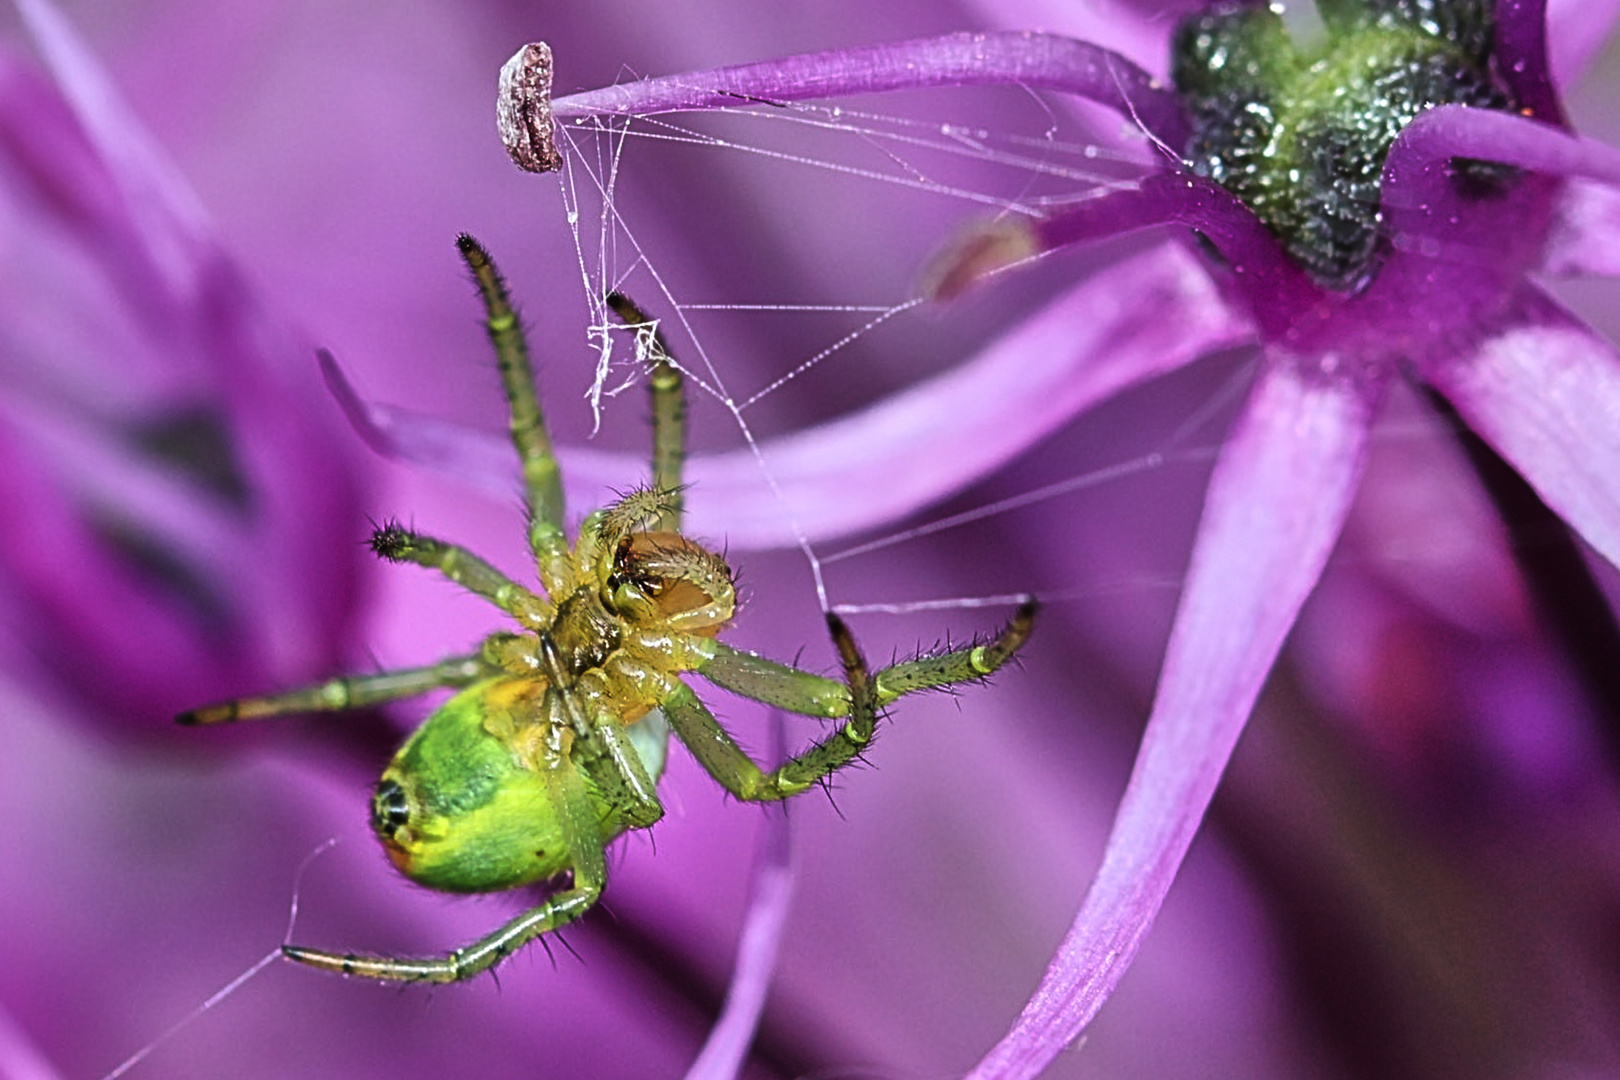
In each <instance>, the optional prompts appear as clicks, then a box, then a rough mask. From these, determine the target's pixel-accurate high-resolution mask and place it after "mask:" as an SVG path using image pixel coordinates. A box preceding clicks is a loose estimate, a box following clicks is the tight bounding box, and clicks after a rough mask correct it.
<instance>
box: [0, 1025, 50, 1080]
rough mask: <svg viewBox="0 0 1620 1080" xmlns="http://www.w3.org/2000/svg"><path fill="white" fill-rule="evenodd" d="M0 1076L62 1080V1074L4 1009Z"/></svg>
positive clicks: (17, 1079)
mask: <svg viewBox="0 0 1620 1080" xmlns="http://www.w3.org/2000/svg"><path fill="white" fill-rule="evenodd" d="M0 1076H4V1077H6V1080H61V1076H62V1074H61V1073H59V1072H57V1071H56V1068H55V1066H53V1065H52V1064H51V1063H50V1061H49V1059H47V1058H46V1057H45V1055H44V1053H42V1052H41V1051H40V1049H39V1047H37V1046H35V1045H34V1042H33V1040H32V1039H30V1038H29V1037H28V1033H27V1032H26V1031H24V1030H23V1028H22V1026H21V1025H20V1024H18V1023H17V1021H16V1019H15V1018H13V1017H12V1015H11V1014H10V1013H8V1012H6V1011H5V1010H4V1009H0Z"/></svg>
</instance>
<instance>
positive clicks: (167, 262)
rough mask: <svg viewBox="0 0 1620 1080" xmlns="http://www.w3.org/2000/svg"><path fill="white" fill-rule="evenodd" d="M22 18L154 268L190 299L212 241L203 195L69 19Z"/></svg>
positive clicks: (37, 4)
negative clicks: (201, 257) (108, 172)
mask: <svg viewBox="0 0 1620 1080" xmlns="http://www.w3.org/2000/svg"><path fill="white" fill-rule="evenodd" d="M17 10H18V11H19V12H20V13H21V14H22V17H23V21H24V23H26V24H27V26H28V30H29V32H30V33H31V34H32V35H33V38H34V42H35V44H36V45H38V46H39V51H40V54H41V56H43V57H44V59H45V62H46V64H47V65H48V66H49V67H50V70H51V74H52V75H54V76H55V77H56V83H57V86H58V87H60V88H61V90H62V93H63V94H64V96H66V97H67V99H68V101H70V102H71V103H72V105H73V111H74V113H75V115H76V116H77V117H78V120H79V123H80V124H82V125H83V126H84V128H85V131H86V133H87V134H88V135H89V136H90V138H91V140H92V142H94V143H95V145H96V148H97V150H98V151H99V153H100V154H101V155H102V156H103V158H104V159H105V160H106V161H107V163H108V165H109V166H111V169H112V171H113V173H114V175H115V176H116V177H117V178H118V180H119V183H120V186H121V188H122V189H123V194H124V196H125V199H126V200H127V209H128V212H129V214H130V216H131V218H132V219H133V222H134V225H135V227H136V229H137V230H138V231H139V233H140V235H141V239H142V241H143V242H144V247H145V249H146V251H147V253H148V254H149V256H150V257H151V259H152V262H153V265H154V267H155V268H156V269H157V270H158V272H159V273H160V274H161V275H162V277H163V279H164V280H165V281H166V282H167V283H168V285H169V288H170V290H171V292H172V293H173V294H174V295H176V296H185V295H188V294H189V293H191V291H192V290H193V289H194V288H195V282H194V281H193V275H194V274H195V272H196V253H195V252H194V251H193V250H192V248H193V245H196V244H200V243H204V242H205V239H206V237H207V236H208V233H209V228H208V218H207V214H206V213H205V212H204V210H203V208H202V205H201V204H200V203H199V202H198V201H197V196H196V193H195V192H193V191H192V189H191V185H190V184H188V183H187V182H186V181H185V179H184V178H183V177H181V175H180V174H179V171H178V170H177V169H176V168H175V166H174V163H173V162H172V161H170V160H169V157H168V155H167V154H165V153H164V152H163V151H162V150H161V149H160V148H159V147H158V146H157V145H156V144H155V143H154V142H153V141H152V140H151V138H150V136H149V135H148V134H147V131H146V126H145V125H144V124H142V123H141V122H140V121H139V120H137V119H136V117H135V116H134V114H133V113H131V112H130V111H129V107H128V106H127V105H125V104H124V100H123V97H122V95H120V94H119V92H118V90H117V89H116V88H115V87H114V86H113V85H112V82H111V80H109V79H108V77H107V73H106V72H105V71H104V70H103V69H102V67H101V64H100V62H99V61H98V60H97V59H96V58H95V57H94V56H93V55H91V53H90V51H89V50H88V49H87V48H86V47H85V44H84V42H83V41H82V40H81V39H80V38H79V35H78V32H77V31H76V30H74V28H73V26H72V25H71V24H70V23H69V22H68V21H67V19H65V18H64V17H63V16H62V13H61V12H59V11H57V10H56V8H55V7H54V6H53V5H51V4H50V3H48V2H47V0H17Z"/></svg>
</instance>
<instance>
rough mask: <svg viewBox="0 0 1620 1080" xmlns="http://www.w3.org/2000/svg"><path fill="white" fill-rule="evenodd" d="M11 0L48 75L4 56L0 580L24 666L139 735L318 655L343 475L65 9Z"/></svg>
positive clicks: (324, 662)
mask: <svg viewBox="0 0 1620 1080" xmlns="http://www.w3.org/2000/svg"><path fill="white" fill-rule="evenodd" d="M23 10H24V14H25V16H26V18H27V20H28V23H29V26H30V28H31V29H32V30H33V31H34V33H35V34H36V37H37V41H38V45H39V48H40V51H41V52H42V53H43V54H44V55H45V57H46V58H47V60H48V61H49V63H50V65H51V68H52V71H53V73H54V75H55V76H56V78H57V81H58V83H59V86H54V87H53V86H50V85H48V84H46V83H45V82H44V80H43V79H42V78H41V77H40V76H39V75H38V74H37V73H35V72H34V71H33V70H31V69H25V68H23V67H21V66H20V65H19V66H16V67H15V68H13V67H12V66H11V65H10V64H6V65H5V69H4V77H5V78H6V80H7V84H8V85H7V92H6V93H5V94H3V95H0V101H3V102H4V108H0V154H3V156H4V159H5V160H4V162H3V165H4V167H5V181H6V183H5V185H4V187H5V190H4V192H3V195H4V197H5V199H6V203H5V205H4V206H3V207H0V214H4V215H6V218H7V223H8V224H9V225H10V226H11V227H10V228H9V229H7V230H5V237H6V241H7V243H6V244H5V248H6V254H7V256H8V260H7V263H6V265H7V266H8V267H9V275H8V277H7V282H6V284H7V285H8V286H10V287H11V288H13V289H15V290H16V296H15V297H14V299H15V300H16V302H15V303H14V304H13V305H12V306H11V308H9V309H8V310H7V311H6V313H5V324H4V326H3V327H0V335H3V336H4V337H5V341H6V345H7V346H8V347H7V349H6V357H5V360H6V367H7V372H6V374H7V381H8V387H9V390H10V393H9V394H8V396H7V398H6V400H5V403H4V406H3V407H0V423H3V424H4V425H5V426H6V427H7V429H8V434H9V435H10V436H11V437H10V438H8V439H7V440H6V441H5V444H4V448H5V452H6V454H7V458H6V472H7V473H8V479H9V480H10V482H11V483H10V485H9V486H11V487H12V488H13V493H14V494H17V495H18V496H19V497H23V496H26V497H27V498H29V499H31V500H32V501H31V502H29V503H26V504H24V503H14V504H12V505H14V506H16V507H19V508H22V507H26V509H25V510H21V511H20V512H21V515H22V517H23V518H24V519H25V520H26V521H27V523H28V527H27V528H26V529H23V528H19V529H14V530H11V531H12V532H14V533H18V534H19V535H18V536H17V537H13V538H10V539H9V541H8V544H7V547H8V552H9V557H8V559H7V561H6V562H5V563H4V564H3V565H4V566H5V569H6V573H5V574H4V575H3V576H4V577H6V578H7V581H6V585H5V593H6V596H5V598H4V599H5V601H6V602H7V603H8V604H13V605H15V606H14V607H12V608H11V610H8V611H7V616H8V617H10V618H14V619H16V620H17V621H18V623H19V624H21V625H26V626H28V627H29V633H28V635H27V637H26V639H22V640H21V645H22V646H23V653H24V655H20V656H19V657H18V658H17V659H18V663H19V664H20V665H26V667H31V668H34V669H36V670H44V671H48V672H49V673H51V674H52V677H54V678H55V679H56V681H57V682H58V683H59V684H61V685H63V686H65V687H67V688H68V690H69V692H70V693H71V694H73V695H76V696H78V697H81V698H86V699H90V700H92V701H94V702H96V703H97V704H98V705H100V706H103V708H102V709H101V710H99V711H98V712H97V714H96V715H98V716H103V717H105V718H107V719H110V720H115V721H116V722H117V723H118V724H119V725H124V726H129V727H139V728H140V729H141V730H143V731H147V732H150V731H152V730H153V728H152V727H151V725H152V723H153V721H154V720H157V719H158V718H159V717H165V714H167V715H172V714H173V712H174V711H175V710H176V709H178V708H180V707H182V706H183V705H185V704H187V703H188V702H191V701H195V700H197V699H198V698H200V697H207V696H219V695H222V694H223V693H227V692H239V691H240V690H242V689H244V688H246V687H247V686H249V685H255V684H260V683H262V682H264V681H265V680H267V679H268V678H271V677H274V678H278V679H279V678H287V677H298V676H300V675H303V676H307V675H308V674H312V673H313V672H315V671H317V670H325V669H328V668H329V666H330V665H331V664H332V662H333V658H334V656H335V655H336V653H337V651H338V650H339V649H340V648H341V647H342V645H343V643H344V642H345V639H346V635H347V633H348V629H349V625H348V620H349V619H350V618H351V617H352V615H353V613H354V608H353V602H354V600H355V598H356V588H357V581H358V566H359V554H358V553H357V552H356V550H355V545H354V544H353V543H352V540H351V536H352V530H353V528H354V524H353V522H354V519H355V518H357V517H358V513H359V512H358V506H357V504H356V499H357V494H358V493H357V490H356V478H355V476H354V475H353V473H352V472H351V471H350V469H351V465H352V461H351V460H350V458H349V457H348V452H347V450H346V448H345V445H344V444H342V443H340V441H339V434H340V433H339V431H338V427H337V425H335V424H334V423H333V420H334V419H335V417H334V416H333V415H332V414H331V412H330V411H329V406H327V405H326V404H325V403H324V402H322V401H321V400H320V396H319V393H318V388H317V387H316V386H315V385H314V384H313V382H312V380H310V379H309V378H308V368H307V366H305V364H306V362H305V361H303V360H302V359H301V358H302V357H304V356H306V355H307V353H305V351H304V347H303V346H302V345H301V344H300V343H299V342H297V340H296V339H295V336H294V335H293V334H291V333H288V332H287V331H286V329H285V328H284V327H282V326H281V325H279V324H278V323H277V322H276V320H274V319H273V318H271V317H270V316H269V315H268V314H267V313H266V312H265V310H264V308H263V307H262V306H261V305H260V304H259V303H258V299H257V296H256V294H255V293H254V291H253V290H252V289H251V288H250V287H249V286H248V285H247V283H246V282H245V281H244V279H243V278H242V276H241V274H240V273H239V272H238V271H237V269H236V268H235V266H234V265H233V264H232V262H231V260H230V259H229V257H228V256H227V255H226V254H225V253H224V251H223V249H222V247H221V246H220V245H219V243H218V242H217V240H216V239H215V238H214V236H213V234H212V233H211V231H210V230H209V228H208V223H207V221H206V217H205V215H204V214H203V212H202V210H201V209H200V207H199V203H198V200H197V199H196V197H195V195H194V194H193V193H192V192H191V190H190V189H189V187H188V186H187V185H186V183H185V181H184V179H183V178H181V176H180V175H179V173H178V171H177V170H176V169H175V167H174V165H173V164H172V163H171V162H169V161H168V160H167V159H166V158H165V156H164V154H163V152H162V151H161V149H160V148H159V147H158V146H157V144H156V142H155V141H154V140H153V139H152V138H151V137H150V135H148V134H147V133H146V132H145V130H144V128H143V127H142V126H141V125H140V123H139V122H138V121H137V120H136V119H135V118H134V116H133V114H132V113H131V112H130V110H129V109H128V108H127V107H126V106H125V105H123V103H122V102H121V100H120V99H119V96H118V93H117V91H116V89H115V88H114V87H113V85H112V83H111V81H110V79H108V77H107V76H106V74H105V73H104V72H103V71H102V70H101V69H100V67H99V66H98V64H97V62H96V60H95V58H94V56H93V55H92V54H91V53H90V51H89V50H88V49H87V48H85V47H84V45H83V44H82V42H80V41H79V40H78V38H77V37H76V35H75V33H74V31H73V28H72V27H71V26H70V25H69V24H68V23H67V22H66V21H65V20H64V19H63V18H62V17H61V16H60V15H59V14H58V13H57V12H56V11H55V10H54V9H53V8H51V7H50V6H49V4H48V3H46V2H45V0H30V2H28V3H26V4H24V5H23ZM294 358H299V359H297V360H295V359H294ZM175 440H179V443H178V445H176V444H175ZM188 440H189V441H188ZM24 533H26V534H27V535H28V536H29V539H30V541H31V542H32V543H34V544H35V545H36V547H35V548H34V549H33V550H32V551H29V550H25V548H26V547H27V544H26V543H25V541H24V540H23V539H22V538H21V536H22V534H24ZM334 541H336V543H334ZM92 546H95V547H98V548H99V550H96V551H93V552H92V551H90V550H89V548H91V547H92ZM75 555H76V556H77V557H76V558H75V557H74V556H75ZM132 625H133V626H139V627H140V628H141V629H140V633H137V634H131V633H130V632H129V628H130V626H132ZM29 654H31V655H32V658H33V660H34V662H33V663H32V664H30V663H29V659H30V655H29ZM158 730H163V731H167V730H168V729H167V728H166V727H164V728H161V729H158Z"/></svg>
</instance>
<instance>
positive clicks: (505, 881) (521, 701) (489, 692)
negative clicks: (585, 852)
mask: <svg viewBox="0 0 1620 1080" xmlns="http://www.w3.org/2000/svg"><path fill="white" fill-rule="evenodd" d="M534 685H536V684H534V683H532V682H531V683H530V684H529V685H527V686H525V685H522V684H521V681H520V680H516V679H510V678H497V679H491V680H487V681H484V682H479V683H474V684H473V685H472V686H469V687H467V688H466V689H464V690H462V691H461V692H460V693H458V694H456V695H455V696H454V697H452V698H451V699H450V700H449V701H447V702H445V704H444V705H442V706H440V707H439V708H438V709H437V710H435V711H434V713H433V714H432V715H431V716H429V717H428V718H427V720H425V721H423V723H422V726H421V727H419V728H417V729H416V731H415V733H414V734H412V735H411V737H410V738H409V739H408V740H406V742H405V745H404V746H402V747H400V749H399V752H398V753H397V754H395V755H394V760H393V761H392V762H390V763H389V765H388V768H387V769H386V770H384V772H383V775H382V779H381V780H380V781H379V782H378V784H377V791H376V794H375V795H374V796H373V798H372V828H373V829H374V830H375V831H376V833H377V836H378V838H379V839H380V840H381V841H382V844H383V848H384V849H385V850H386V851H387V852H388V858H389V860H390V861H391V862H393V864H394V865H395V866H396V867H398V868H399V870H400V872H401V873H403V874H404V875H405V876H406V877H408V878H410V879H411V880H412V881H415V882H418V883H419V884H422V885H426V886H428V887H429V888H434V889H441V890H444V891H446V892H461V893H476V892H492V891H495V890H498V889H509V888H513V887H515V886H518V885H524V884H528V883H529V882H533V881H540V880H543V879H545V878H549V877H552V876H553V875H555V874H557V873H560V872H561V871H563V870H565V869H567V868H568V865H569V857H568V850H567V845H566V843H565V837H564V830H563V826H562V823H561V822H560V820H559V816H558V813H557V810H556V807H555V800H554V797H553V789H554V783H553V781H552V780H551V778H549V777H548V776H547V775H546V770H544V769H539V770H537V769H533V768H528V767H526V766H525V765H524V764H523V763H522V762H520V760H519V758H518V755H515V754H514V753H513V751H512V748H511V746H510V745H509V743H508V741H507V740H505V739H502V738H500V737H497V736H496V735H494V734H492V733H491V731H490V730H489V727H490V725H489V721H490V719H491V716H490V713H491V710H511V709H523V708H527V707H528V706H529V704H530V703H531V702H532V699H533V694H532V690H533V687H534ZM538 685H539V686H540V687H542V688H543V686H544V684H543V683H539V684H538ZM534 734H543V733H541V732H538V731H536V732H534ZM554 750H555V754H556V756H555V757H553V758H552V761H553V767H554V768H572V766H571V765H570V764H569V763H568V762H567V760H566V751H565V750H563V748H562V747H560V746H559V747H556V748H554Z"/></svg>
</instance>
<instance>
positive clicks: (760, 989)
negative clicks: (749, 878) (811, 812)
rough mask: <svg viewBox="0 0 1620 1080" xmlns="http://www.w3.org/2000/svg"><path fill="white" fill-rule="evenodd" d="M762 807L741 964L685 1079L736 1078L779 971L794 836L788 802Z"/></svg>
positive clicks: (777, 719) (774, 726) (778, 735)
mask: <svg viewBox="0 0 1620 1080" xmlns="http://www.w3.org/2000/svg"><path fill="white" fill-rule="evenodd" d="M782 727H783V724H782V716H781V714H780V713H777V714H775V715H774V716H773V718H772V721H771V730H772V741H773V746H772V755H771V756H772V758H773V760H774V759H780V758H782V757H783V756H785V750H784V749H783V748H784V746H785V740H784V735H783V731H782ZM763 810H764V818H765V820H764V823H763V825H762V826H761V828H762V830H763V831H762V832H761V833H760V838H759V852H758V854H757V856H756V857H755V860H754V871H753V887H752V890H751V892H750V895H749V899H748V914H747V915H746V916H745V917H744V919H743V928H742V935H741V938H740V940H739V941H738V944H737V966H736V967H735V969H734V970H733V971H732V973H731V985H730V987H729V988H727V990H726V1003H725V1006H724V1007H723V1008H722V1009H721V1010H720V1019H719V1020H717V1021H715V1025H714V1027H713V1028H711V1029H710V1031H709V1037H708V1039H706V1040H705V1041H704V1043H703V1049H702V1050H701V1051H699V1053H698V1056H697V1060H696V1061H694V1062H693V1063H692V1067H691V1069H689V1070H687V1073H686V1080H734V1078H735V1077H736V1075H737V1071H738V1069H740V1068H741V1067H742V1063H743V1059H744V1058H746V1057H747V1055H748V1048H749V1046H750V1045H752V1044H753V1041H754V1033H755V1031H756V1030H758V1028H759V1018H760V1015H761V1014H762V1013H763V1012H764V1011H765V997H766V994H767V993H768V992H769V990H770V987H771V979H772V977H773V976H774V975H775V974H776V953H777V950H778V948H779V947H780V946H781V943H782V931H783V929H784V928H785V927H786V926H787V913H788V907H789V905H790V904H791V903H792V901H793V877H794V875H793V843H792V840H793V838H792V833H791V830H790V829H789V828H788V816H787V808H786V807H784V806H782V805H780V804H777V805H768V806H765V807H764V808H763Z"/></svg>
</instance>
